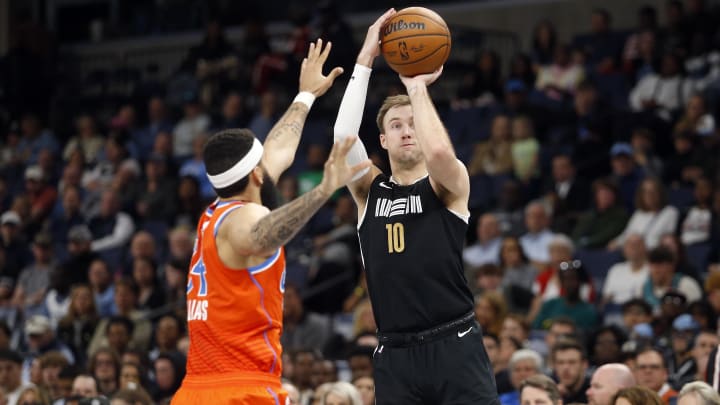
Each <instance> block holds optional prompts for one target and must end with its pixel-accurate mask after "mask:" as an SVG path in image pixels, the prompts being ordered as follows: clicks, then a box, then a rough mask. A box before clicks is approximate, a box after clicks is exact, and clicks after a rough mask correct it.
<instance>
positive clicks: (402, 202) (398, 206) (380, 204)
mask: <svg viewBox="0 0 720 405" xmlns="http://www.w3.org/2000/svg"><path fill="white" fill-rule="evenodd" d="M422 212H423V208H422V202H421V200H420V196H419V195H410V196H407V197H403V198H396V199H394V200H390V199H387V198H378V199H377V201H376V202H375V217H386V218H390V217H394V216H396V215H406V214H422Z"/></svg>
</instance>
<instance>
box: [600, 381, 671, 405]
mask: <svg viewBox="0 0 720 405" xmlns="http://www.w3.org/2000/svg"><path fill="white" fill-rule="evenodd" d="M610 403H611V404H613V405H663V401H662V400H661V399H660V397H659V396H658V394H657V393H656V392H655V391H653V390H651V389H650V388H647V387H640V386H634V387H630V388H623V389H621V390H620V391H618V392H617V394H615V396H613V398H612V401H610Z"/></svg>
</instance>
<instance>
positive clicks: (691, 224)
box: [680, 177, 713, 246]
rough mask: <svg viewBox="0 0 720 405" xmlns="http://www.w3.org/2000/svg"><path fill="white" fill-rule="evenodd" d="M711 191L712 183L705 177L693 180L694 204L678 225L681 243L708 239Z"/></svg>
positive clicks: (710, 226)
mask: <svg viewBox="0 0 720 405" xmlns="http://www.w3.org/2000/svg"><path fill="white" fill-rule="evenodd" d="M712 192H713V191H712V183H711V182H710V180H708V179H707V177H701V178H699V179H697V180H696V181H695V204H694V205H693V206H692V207H690V210H689V211H688V212H687V214H686V215H685V219H683V221H682V224H681V226H680V231H681V232H680V239H681V240H682V243H683V245H685V246H688V245H692V244H695V243H702V242H707V241H709V240H710V230H711V228H712V221H713V214H712V207H711V205H710V204H711V200H712Z"/></svg>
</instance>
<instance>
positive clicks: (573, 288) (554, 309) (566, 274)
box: [532, 261, 599, 331]
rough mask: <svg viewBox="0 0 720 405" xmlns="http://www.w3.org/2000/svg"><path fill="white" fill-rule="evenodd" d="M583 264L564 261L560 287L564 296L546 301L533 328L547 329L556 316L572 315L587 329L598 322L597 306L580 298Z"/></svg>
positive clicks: (577, 323)
mask: <svg viewBox="0 0 720 405" xmlns="http://www.w3.org/2000/svg"><path fill="white" fill-rule="evenodd" d="M581 272H583V270H582V264H580V262H579V261H573V262H563V263H561V265H560V272H559V275H558V276H559V279H560V288H561V290H562V291H563V292H564V293H563V295H562V296H560V297H556V298H552V299H549V300H547V301H545V302H544V303H543V304H542V306H541V307H540V311H539V312H538V314H537V316H536V317H535V318H534V319H533V321H532V327H533V329H546V328H547V327H548V326H549V322H550V321H551V320H552V319H553V318H555V317H556V316H560V315H564V316H568V317H570V318H571V319H572V320H573V321H574V322H575V324H576V325H577V326H578V327H579V328H580V329H583V330H585V331H588V330H591V329H592V328H594V327H595V326H597V324H598V321H599V319H598V314H597V311H596V310H595V307H594V306H593V305H592V304H590V303H588V302H587V301H584V300H582V299H581V298H580V286H581V275H580V274H581Z"/></svg>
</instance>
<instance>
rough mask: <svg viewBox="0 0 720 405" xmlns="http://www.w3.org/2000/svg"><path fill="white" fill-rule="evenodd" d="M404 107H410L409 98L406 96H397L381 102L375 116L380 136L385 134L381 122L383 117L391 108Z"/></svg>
mask: <svg viewBox="0 0 720 405" xmlns="http://www.w3.org/2000/svg"><path fill="white" fill-rule="evenodd" d="M406 105H410V97H408V96H407V95H406V94H398V95H395V96H388V97H386V98H385V101H383V103H382V105H381V106H380V111H378V114H377V126H378V129H379V130H380V133H381V134H384V133H385V129H384V128H383V120H384V119H385V115H386V114H387V112H388V111H389V110H390V109H391V108H394V107H402V106H406Z"/></svg>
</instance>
